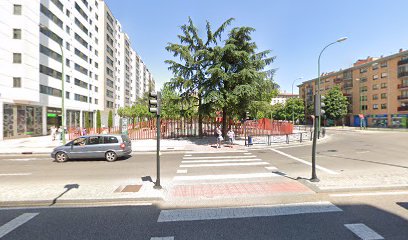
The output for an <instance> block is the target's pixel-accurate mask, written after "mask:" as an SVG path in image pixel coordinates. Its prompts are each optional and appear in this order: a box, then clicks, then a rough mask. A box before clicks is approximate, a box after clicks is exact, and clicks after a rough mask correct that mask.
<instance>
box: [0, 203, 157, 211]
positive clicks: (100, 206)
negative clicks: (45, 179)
mask: <svg viewBox="0 0 408 240" xmlns="http://www.w3.org/2000/svg"><path fill="white" fill-rule="evenodd" d="M101 204H102V205H99V206H98V205H95V204H94V203H93V204H92V205H73V206H38V207H7V208H0V211H11V210H32V209H60V208H63V209H64V208H106V205H103V203H101ZM109 204H110V203H109ZM112 204H115V205H114V206H122V205H124V204H125V205H126V206H152V205H153V203H143V202H141V203H135V202H123V203H121V204H116V203H112ZM112 204H110V206H112Z"/></svg>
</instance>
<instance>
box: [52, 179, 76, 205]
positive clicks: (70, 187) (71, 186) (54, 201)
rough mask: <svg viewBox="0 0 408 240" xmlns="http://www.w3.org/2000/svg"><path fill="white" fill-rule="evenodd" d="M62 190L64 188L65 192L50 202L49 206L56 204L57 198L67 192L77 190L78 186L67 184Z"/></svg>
mask: <svg viewBox="0 0 408 240" xmlns="http://www.w3.org/2000/svg"><path fill="white" fill-rule="evenodd" d="M64 188H66V190H65V191H64V192H62V193H61V194H60V195H59V196H58V197H56V198H54V200H52V203H51V204H50V206H53V205H55V204H56V203H57V200H58V198H60V197H62V196H63V195H64V194H65V193H67V192H69V191H70V190H71V189H74V188H76V189H78V188H79V184H67V185H65V186H64Z"/></svg>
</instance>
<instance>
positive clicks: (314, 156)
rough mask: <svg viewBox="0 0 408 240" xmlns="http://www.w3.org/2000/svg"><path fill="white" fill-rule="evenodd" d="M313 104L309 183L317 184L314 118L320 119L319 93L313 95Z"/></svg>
mask: <svg viewBox="0 0 408 240" xmlns="http://www.w3.org/2000/svg"><path fill="white" fill-rule="evenodd" d="M314 104H315V106H314V107H315V121H314V133H313V145H312V178H311V179H310V181H311V182H318V181H319V179H318V178H317V176H316V142H317V135H318V134H319V133H318V124H319V121H317V119H316V117H317V116H318V117H319V118H320V115H321V113H320V93H317V94H316V95H315V99H314Z"/></svg>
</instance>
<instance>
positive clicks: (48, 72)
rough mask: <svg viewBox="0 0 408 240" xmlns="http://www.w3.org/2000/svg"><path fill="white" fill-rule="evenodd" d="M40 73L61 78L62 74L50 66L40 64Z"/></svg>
mask: <svg viewBox="0 0 408 240" xmlns="http://www.w3.org/2000/svg"><path fill="white" fill-rule="evenodd" d="M40 73H42V74H45V75H47V76H50V77H53V78H56V79H59V80H61V78H62V74H61V73H60V72H58V71H56V70H54V69H52V68H49V67H46V66H44V65H41V64H40Z"/></svg>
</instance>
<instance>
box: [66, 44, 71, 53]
mask: <svg viewBox="0 0 408 240" xmlns="http://www.w3.org/2000/svg"><path fill="white" fill-rule="evenodd" d="M65 47H66V48H67V50H68V51H71V45H70V44H69V43H68V42H66V43H65Z"/></svg>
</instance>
